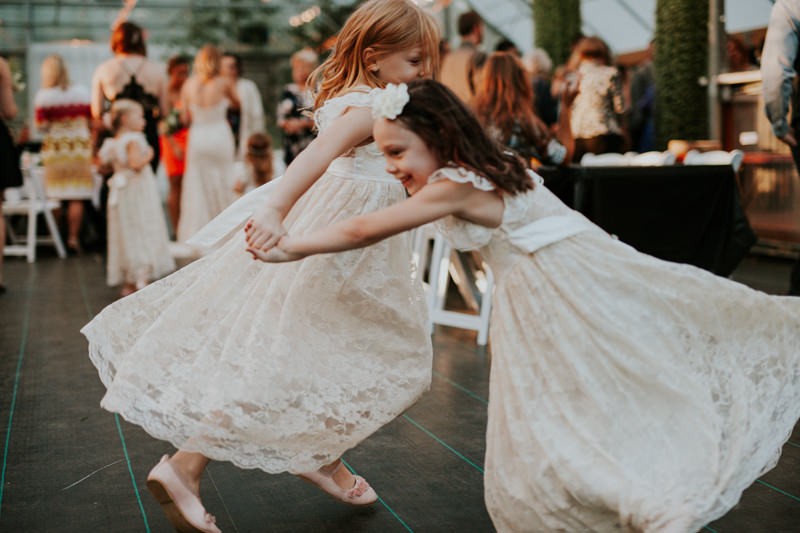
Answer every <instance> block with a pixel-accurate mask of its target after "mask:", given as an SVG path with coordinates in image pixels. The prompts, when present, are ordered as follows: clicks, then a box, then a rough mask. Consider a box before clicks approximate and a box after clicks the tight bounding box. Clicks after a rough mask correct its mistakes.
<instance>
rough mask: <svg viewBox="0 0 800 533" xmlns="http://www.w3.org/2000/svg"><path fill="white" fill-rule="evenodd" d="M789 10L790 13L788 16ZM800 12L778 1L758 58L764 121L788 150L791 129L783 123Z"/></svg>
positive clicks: (790, 140)
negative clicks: (764, 113)
mask: <svg viewBox="0 0 800 533" xmlns="http://www.w3.org/2000/svg"><path fill="white" fill-rule="evenodd" d="M792 9H793V10H794V12H792ZM798 18H800V8H798V7H792V8H790V5H789V3H788V2H784V1H781V0H779V1H778V2H776V3H775V6H774V7H773V8H772V13H771V15H770V19H769V25H768V26H767V35H766V38H765V40H764V50H763V53H762V54H761V79H762V93H763V95H764V108H765V110H766V113H767V118H768V119H769V121H770V123H772V131H773V132H774V133H775V136H776V137H778V138H779V139H781V140H782V141H784V142H785V143H786V144H789V145H790V146H796V145H797V140H796V139H795V137H794V132H793V131H792V128H791V125H790V124H789V122H788V120H787V119H786V116H787V113H788V112H789V101H790V100H791V96H792V80H793V79H794V76H795V70H794V62H795V59H796V58H797V47H798V35H797V31H796V30H795V28H796V25H797V24H798V23H800V20H798Z"/></svg>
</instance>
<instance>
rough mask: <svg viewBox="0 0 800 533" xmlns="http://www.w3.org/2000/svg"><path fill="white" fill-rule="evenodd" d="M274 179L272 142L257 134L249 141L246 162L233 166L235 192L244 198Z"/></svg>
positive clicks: (264, 135)
mask: <svg viewBox="0 0 800 533" xmlns="http://www.w3.org/2000/svg"><path fill="white" fill-rule="evenodd" d="M272 178H273V162H272V141H271V139H270V138H269V135H267V134H266V133H261V132H256V133H254V134H252V135H250V137H248V139H247V144H246V149H245V153H244V161H238V162H236V163H234V165H233V192H234V193H235V194H236V195H237V196H242V195H243V194H246V193H248V192H250V191H252V190H253V189H255V188H257V187H261V186H262V185H264V184H265V183H267V182H269V181H271V180H272Z"/></svg>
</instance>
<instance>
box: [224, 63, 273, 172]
mask: <svg viewBox="0 0 800 533" xmlns="http://www.w3.org/2000/svg"><path fill="white" fill-rule="evenodd" d="M221 69H222V75H223V76H225V77H227V78H228V79H229V80H231V82H233V84H234V87H235V88H236V93H237V94H238V96H239V107H238V108H235V107H229V108H228V122H229V123H230V125H231V129H232V130H233V138H234V142H235V143H236V157H237V159H242V158H243V157H244V154H245V151H246V142H247V139H249V138H250V136H251V135H252V134H254V133H256V132H263V131H265V130H264V105H263V104H262V103H261V93H260V92H259V90H258V86H257V85H256V83H255V82H254V81H253V80H248V79H246V78H242V74H243V70H242V58H241V57H239V56H238V55H236V54H232V53H230V52H228V53H225V54H223V55H222V67H221Z"/></svg>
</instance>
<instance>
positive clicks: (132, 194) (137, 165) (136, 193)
mask: <svg viewBox="0 0 800 533" xmlns="http://www.w3.org/2000/svg"><path fill="white" fill-rule="evenodd" d="M109 116H110V119H111V124H110V125H111V131H113V132H114V137H113V138H111V139H106V140H105V141H104V142H103V146H102V147H101V148H100V151H99V152H98V157H99V158H100V160H101V161H102V162H103V163H106V164H110V165H111V166H113V168H114V175H113V176H112V177H111V179H110V180H109V183H108V186H109V195H108V209H107V217H108V232H107V233H108V257H107V261H108V265H107V269H106V270H107V280H108V284H109V285H112V286H113V285H119V284H122V285H123V286H122V291H121V295H122V296H127V295H129V294H131V293H133V292H134V291H136V290H139V289H142V288H144V287H145V285H147V284H148V283H150V282H151V281H153V280H155V279H158V278H160V277H162V276H164V275H166V274H168V273H170V272H172V271H173V270H175V262H174V260H173V259H172V256H171V255H170V252H169V242H168V239H169V237H168V234H167V224H166V221H165V219H164V212H163V210H162V208H161V197H160V195H159V193H158V186H157V184H156V179H155V176H154V175H153V171H152V169H151V168H150V160H151V159H152V158H153V149H152V148H151V147H150V146H149V145H148V144H147V138H146V137H145V136H144V133H143V130H144V128H145V117H144V109H143V108H142V105H141V104H139V103H138V102H134V101H133V100H126V99H119V100H117V101H115V102H114V103H113V104H112V105H111V112H110V115H109Z"/></svg>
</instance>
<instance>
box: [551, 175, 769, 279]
mask: <svg viewBox="0 0 800 533" xmlns="http://www.w3.org/2000/svg"><path fill="white" fill-rule="evenodd" d="M542 175H543V177H544V178H545V185H546V186H547V187H548V188H549V189H551V190H553V192H554V193H555V194H556V195H557V196H558V197H559V198H560V199H561V200H562V201H564V203H566V204H567V205H570V206H571V207H573V208H574V209H577V210H578V211H580V212H581V213H583V214H584V215H586V216H587V217H588V218H589V219H590V220H592V221H593V222H594V223H595V224H597V225H598V226H600V227H601V228H603V229H605V230H606V231H608V232H609V233H612V234H614V235H616V236H617V237H619V239H620V240H622V241H623V242H626V243H628V244H630V245H631V246H633V247H634V248H636V249H637V250H639V251H641V252H644V253H647V254H650V255H653V256H655V257H659V258H661V259H666V260H669V261H676V262H680V263H689V264H692V265H695V266H698V267H701V268H704V269H706V270H709V271H711V272H714V273H715V274H719V275H722V276H727V275H729V274H730V273H731V272H733V270H734V269H735V268H736V266H737V265H738V264H739V262H740V261H741V260H742V258H743V257H744V255H745V254H746V253H747V250H749V249H750V247H751V246H752V245H753V244H755V241H756V235H755V233H753V231H752V229H751V228H750V225H749V223H748V221H747V217H746V216H745V214H744V211H743V210H742V208H741V204H740V202H739V194H738V187H737V184H736V176H735V174H734V172H733V169H732V167H731V166H730V165H719V166H717V165H714V166H710V165H703V166H681V165H675V166H666V167H578V166H575V167H570V168H568V169H560V170H558V171H555V170H552V169H550V170H544V171H543V172H542Z"/></svg>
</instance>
